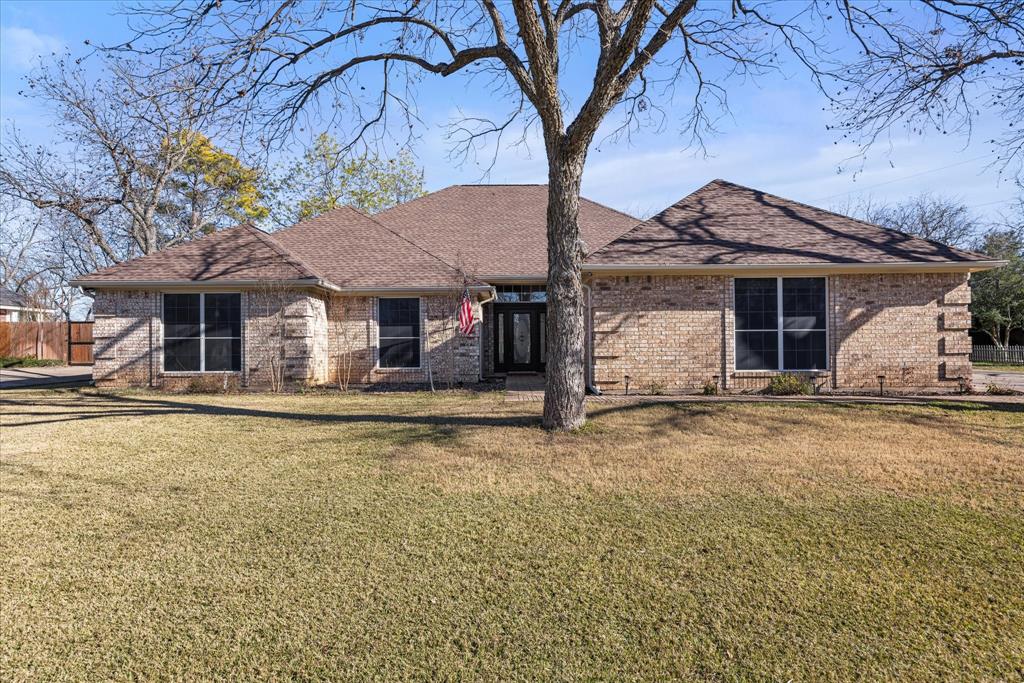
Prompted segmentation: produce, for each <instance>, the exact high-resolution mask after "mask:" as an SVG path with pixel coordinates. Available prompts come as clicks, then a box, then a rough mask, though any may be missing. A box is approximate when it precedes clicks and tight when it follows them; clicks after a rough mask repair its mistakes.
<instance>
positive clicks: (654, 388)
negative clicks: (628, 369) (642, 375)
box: [647, 380, 665, 396]
mask: <svg viewBox="0 0 1024 683" xmlns="http://www.w3.org/2000/svg"><path fill="white" fill-rule="evenodd" d="M647 390H648V392H649V393H650V394H651V395H652V396H663V395H664V394H665V383H664V382H659V381H657V380H654V381H653V382H651V384H650V386H648V387H647Z"/></svg>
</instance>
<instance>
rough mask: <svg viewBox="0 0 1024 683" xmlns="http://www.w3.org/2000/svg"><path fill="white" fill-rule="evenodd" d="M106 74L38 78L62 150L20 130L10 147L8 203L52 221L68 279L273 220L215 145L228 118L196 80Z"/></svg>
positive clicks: (247, 176) (238, 166) (57, 67)
mask: <svg viewBox="0 0 1024 683" xmlns="http://www.w3.org/2000/svg"><path fill="white" fill-rule="evenodd" d="M103 67H104V68H103V71H102V73H101V75H100V76H99V77H98V78H97V77H94V76H93V75H91V74H89V73H87V72H86V71H85V68H84V67H83V66H82V65H81V64H80V63H78V62H71V61H70V59H68V58H65V59H60V60H58V61H57V62H56V63H55V64H53V65H51V66H50V67H49V68H45V69H43V70H41V71H39V72H37V73H35V74H34V75H32V76H31V77H29V78H28V79H27V82H28V88H27V92H26V94H27V95H28V96H29V97H32V98H35V99H36V100H38V101H39V102H40V103H41V104H42V105H43V106H44V107H46V108H47V109H48V110H49V111H50V112H52V114H53V116H54V127H53V130H54V135H53V138H52V141H51V142H50V143H49V144H48V145H46V146H35V145H31V144H29V143H27V142H26V141H25V140H24V139H23V138H22V137H21V135H20V134H19V133H18V131H17V130H11V131H9V133H8V134H6V135H5V136H4V138H5V139H4V142H3V145H2V147H0V194H3V195H6V196H9V197H13V198H16V199H18V200H21V201H23V202H25V203H26V204H27V205H29V206H31V207H34V209H35V210H36V211H38V212H40V213H41V214H42V215H43V216H44V218H45V224H46V227H47V230H48V234H47V242H48V246H47V249H48V250H49V251H50V253H51V256H52V259H51V260H52V261H54V262H57V263H59V264H60V265H61V268H62V269H63V271H64V273H65V276H66V279H70V278H71V277H74V276H75V275H79V274H82V273H86V272H90V271H93V270H96V269H98V268H101V267H104V266H107V265H111V264H114V263H119V262H121V261H124V260H127V259H130V258H134V257H137V256H141V255H145V254H152V253H154V252H156V251H159V250H160V249H164V248H166V247H169V246H173V245H175V244H180V243H182V242H185V241H188V240H190V239H193V238H195V237H198V236H201V235H203V234H206V233H207V232H209V231H211V230H213V229H216V228H218V227H220V226H222V225H226V224H233V223H237V222H238V221H239V220H240V219H243V218H250V219H258V218H262V217H263V216H265V215H266V209H265V208H263V207H262V206H260V197H259V195H258V191H257V189H256V187H257V181H258V174H257V173H256V171H253V170H252V169H249V168H247V167H245V166H244V165H243V164H242V163H241V162H240V161H238V160H237V159H236V158H235V157H233V156H232V155H230V154H229V153H227V152H225V151H224V150H221V149H219V148H217V147H216V146H214V145H213V144H212V143H211V142H210V139H209V137H208V135H210V134H211V133H212V132H216V131H218V130H222V126H223V124H224V112H223V110H220V109H218V108H217V107H215V106H213V105H212V103H211V102H212V101H211V99H210V96H209V95H210V94H209V91H208V90H206V89H205V88H204V87H202V86H200V84H199V78H198V77H197V74H196V73H194V72H190V71H188V70H176V71H174V72H173V73H165V74H161V75H149V76H147V77H140V76H138V75H136V74H133V73H132V72H131V71H130V70H129V69H128V68H126V66H125V64H124V62H122V61H119V60H115V59H110V60H107V61H106V62H105V63H104V64H103ZM199 131H203V132H202V133H201V132H199Z"/></svg>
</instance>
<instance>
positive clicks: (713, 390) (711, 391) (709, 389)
mask: <svg viewBox="0 0 1024 683" xmlns="http://www.w3.org/2000/svg"><path fill="white" fill-rule="evenodd" d="M701 393H702V394H704V395H705V396H715V395H717V394H718V382H716V381H715V380H713V379H709V380H708V381H707V382H704V387H703V388H702V389H701Z"/></svg>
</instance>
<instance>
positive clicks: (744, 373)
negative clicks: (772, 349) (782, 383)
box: [732, 370, 832, 377]
mask: <svg viewBox="0 0 1024 683" xmlns="http://www.w3.org/2000/svg"><path fill="white" fill-rule="evenodd" d="M831 372H832V371H831V370H733V373H732V374H733V376H737V377H778V376H779V375H808V376H810V377H824V376H827V375H829V374H831Z"/></svg>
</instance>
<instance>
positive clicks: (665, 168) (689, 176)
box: [0, 0, 1015, 217]
mask: <svg viewBox="0 0 1024 683" xmlns="http://www.w3.org/2000/svg"><path fill="white" fill-rule="evenodd" d="M114 10H115V4H114V3H105V2H86V1H79V2H58V1H56V0H51V1H44V2H13V1H10V0H4V1H3V2H0V31H2V33H0V117H2V119H3V121H4V127H5V129H6V127H7V125H8V122H11V121H13V122H14V124H15V125H17V126H18V127H19V128H20V129H22V130H23V131H24V132H25V133H26V135H27V136H29V137H30V138H32V139H34V140H37V141H39V142H45V140H46V136H47V130H48V126H47V121H46V112H44V111H40V110H39V109H38V108H37V107H36V105H34V103H32V102H30V101H27V100H25V99H24V98H22V97H20V96H19V95H18V90H19V89H21V87H22V80H21V79H22V77H23V76H24V75H25V73H27V71H28V69H29V68H31V65H32V63H33V61H34V60H35V58H36V56H37V55H40V54H44V55H46V54H49V53H50V52H53V51H61V50H63V49H65V48H66V49H70V50H71V51H72V52H73V53H81V52H82V51H84V50H85V49H86V48H85V47H84V45H83V41H84V40H86V39H89V40H92V41H94V42H114V41H116V40H118V39H119V38H122V37H124V36H125V35H126V33H125V20H124V18H123V17H120V16H117V15H116V14H115V13H114ZM580 76H581V77H585V76H586V75H585V74H584V73H582V71H581V73H580ZM729 97H730V104H731V113H730V115H729V116H728V117H727V118H724V119H723V120H721V121H720V122H719V124H718V128H719V131H720V132H719V133H718V134H717V135H715V136H712V137H709V138H708V139H707V141H706V147H707V154H708V156H707V157H705V156H703V155H702V154H700V153H695V152H694V150H692V149H687V148H686V139H685V136H682V135H680V134H678V125H677V126H675V127H673V126H672V124H671V123H669V125H668V127H667V129H666V130H665V131H663V132H661V133H656V132H653V131H648V132H645V133H641V134H640V135H638V136H636V137H634V138H633V140H632V142H631V144H626V143H618V144H614V145H612V144H608V145H603V146H601V147H600V148H599V149H594V150H592V151H591V154H590V156H589V158H588V162H587V168H586V171H585V176H584V184H583V193H584V195H586V196H587V197H590V198H592V199H594V200H597V201H600V202H602V203H605V204H608V205H610V206H613V207H615V208H618V209H621V210H624V211H628V212H631V213H633V214H636V215H641V216H646V215H649V214H651V213H654V212H656V211H658V210H660V209H661V208H663V207H665V206H667V205H669V204H671V203H673V202H674V201H676V200H678V199H679V198H680V197H682V196H684V195H686V194H687V193H689V192H691V191H692V190H694V189H696V188H697V187H699V186H701V185H703V184H704V183H705V182H707V181H708V180H711V179H713V178H725V179H727V180H731V181H733V182H737V183H741V184H744V185H750V186H753V187H757V188H759V189H762V190H766V191H768V192H773V193H775V194H779V195H782V196H785V197H790V198H792V199H796V200H799V201H804V202H807V203H810V204H816V205H819V206H824V207H831V206H837V205H841V204H842V203H844V202H845V201H846V200H848V199H852V200H856V199H858V198H860V197H864V196H870V197H871V198H872V199H873V200H878V201H898V200H900V199H902V198H904V197H907V196H910V195H914V194H917V193H920V192H934V193H937V194H948V195H951V196H954V197H956V198H958V199H960V200H962V201H963V202H964V203H966V204H967V205H968V206H970V207H971V209H972V211H974V212H975V213H976V214H978V215H979V216H982V217H994V216H995V215H996V214H997V213H998V212H999V211H1005V210H1007V209H1008V208H1009V205H1010V202H1011V200H1012V199H1013V197H1014V196H1015V188H1014V186H1013V183H1012V182H1011V181H1010V179H1009V178H1006V177H1002V178H1001V177H1000V175H999V173H998V172H997V169H995V168H992V167H991V166H990V162H991V160H992V156H991V151H990V150H989V148H988V147H987V146H986V145H984V144H983V143H982V140H985V139H988V138H991V137H993V134H994V132H995V125H996V123H997V122H995V121H992V120H991V119H987V120H986V119H983V120H981V121H980V122H979V124H978V126H977V127H976V129H975V135H974V138H973V139H972V140H971V141H968V140H967V139H965V138H963V137H944V136H939V135H926V136H924V137H909V136H907V135H906V134H904V133H903V132H902V131H893V133H892V135H891V137H890V138H889V139H888V140H886V142H885V143H883V144H878V145H876V146H875V147H874V148H872V149H871V151H870V152H869V155H868V158H867V159H866V160H857V161H853V162H846V160H847V159H848V157H849V156H850V155H851V154H852V153H853V152H854V149H853V148H852V147H850V146H848V145H844V144H838V145H837V144H835V137H834V135H833V134H832V133H830V132H829V131H827V130H826V128H825V126H826V125H827V124H828V123H829V121H830V119H829V118H828V115H827V113H826V112H823V111H822V107H823V106H824V102H823V100H822V98H821V96H820V95H819V94H818V93H816V92H815V91H814V90H813V88H811V87H810V84H809V82H808V81H807V79H806V78H803V77H801V76H800V75H799V74H798V73H796V72H795V70H793V74H792V75H791V76H790V77H788V78H787V77H786V75H785V74H780V75H775V76H772V77H770V78H767V79H763V80H761V81H760V82H759V83H758V84H757V86H752V85H746V86H744V87H743V88H742V89H731V90H730V93H729ZM456 102H459V103H460V104H461V105H462V108H463V110H465V111H469V112H472V113H492V112H490V111H488V108H487V102H488V98H487V96H486V94H485V93H483V92H477V93H471V96H470V97H469V98H466V97H465V86H464V84H463V83H460V82H444V81H443V80H442V79H439V78H431V79H428V80H426V81H425V82H424V85H423V87H422V88H421V90H420V96H419V98H418V103H419V114H420V117H421V118H422V119H423V120H424V122H425V126H424V128H423V129H421V130H420V131H419V134H420V138H419V141H418V143H417V145H416V147H415V149H414V152H415V154H416V156H417V157H418V159H419V161H420V163H421V164H422V165H423V166H424V168H425V171H426V181H427V186H428V189H438V188H441V187H445V186H447V185H450V184H453V183H473V182H478V181H480V180H481V179H482V178H481V169H480V168H479V167H478V166H476V165H475V164H474V163H472V162H470V163H467V164H464V165H462V166H459V165H458V164H456V163H455V162H454V161H452V160H451V159H450V158H449V154H448V152H449V145H448V143H447V142H446V140H445V138H444V132H445V127H446V124H447V123H448V122H449V121H450V120H451V119H452V117H454V116H457V114H458V111H457V110H456V108H455V106H454V103H456ZM844 162H845V163H844ZM839 169H842V170H841V171H840V170H839ZM855 170H858V171H859V172H858V173H856V174H855V173H854V171H855ZM545 176H546V163H545V159H544V157H543V149H542V147H541V146H540V145H539V144H534V145H532V156H531V155H528V154H526V153H525V152H524V150H522V149H501V150H499V156H498V161H497V163H496V164H495V166H494V167H493V169H492V170H491V172H490V174H489V176H487V177H486V178H483V180H485V181H487V182H495V183H499V182H504V183H524V182H544V180H545Z"/></svg>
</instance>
